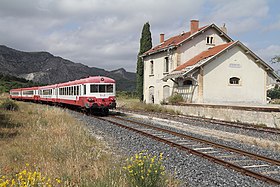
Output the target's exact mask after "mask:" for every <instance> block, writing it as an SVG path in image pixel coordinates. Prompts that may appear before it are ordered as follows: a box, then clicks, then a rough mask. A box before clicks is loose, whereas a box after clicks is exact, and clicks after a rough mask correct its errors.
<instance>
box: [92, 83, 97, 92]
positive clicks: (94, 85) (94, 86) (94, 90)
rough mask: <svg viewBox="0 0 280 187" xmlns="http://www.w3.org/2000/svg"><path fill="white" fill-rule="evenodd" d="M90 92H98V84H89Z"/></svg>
mask: <svg viewBox="0 0 280 187" xmlns="http://www.w3.org/2000/svg"><path fill="white" fill-rule="evenodd" d="M90 93H98V85H96V84H91V85H90Z"/></svg>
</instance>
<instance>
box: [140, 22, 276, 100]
mask: <svg viewBox="0 0 280 187" xmlns="http://www.w3.org/2000/svg"><path fill="white" fill-rule="evenodd" d="M142 58H143V61H144V87H143V92H144V93H143V94H144V101H145V102H146V103H156V104H159V103H161V102H165V101H167V98H168V97H170V96H171V95H174V94H181V95H182V96H183V98H184V100H185V102H188V103H255V104H265V103H266V98H267V97H266V91H267V87H268V86H269V85H271V84H273V83H274V82H275V81H276V80H277V79H278V76H277V74H276V73H274V71H273V69H272V68H271V67H270V66H269V65H268V64H266V63H265V62H264V61H263V60H262V59H260V58H259V57H258V56H257V55H256V54H255V53H254V52H252V51H251V50H250V49H248V48H247V47H246V46H245V45H244V44H242V43H241V42H240V41H233V40H232V39H231V38H230V37H229V36H228V35H227V31H226V28H225V25H224V26H223V27H221V28H219V27H217V26H216V25H215V24H211V25H208V26H204V27H199V22H198V21H197V20H192V21H191V24H190V31H189V32H183V33H181V34H179V35H177V36H174V37H171V38H169V39H167V40H164V34H160V44H159V45H157V46H155V47H153V48H152V49H150V50H149V51H147V52H145V53H144V54H143V55H142Z"/></svg>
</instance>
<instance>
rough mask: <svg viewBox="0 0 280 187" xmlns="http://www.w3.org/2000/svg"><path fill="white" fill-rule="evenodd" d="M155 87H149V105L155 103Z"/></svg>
mask: <svg viewBox="0 0 280 187" xmlns="http://www.w3.org/2000/svg"><path fill="white" fill-rule="evenodd" d="M154 93H155V87H153V86H150V87H149V103H154V102H155V95H154Z"/></svg>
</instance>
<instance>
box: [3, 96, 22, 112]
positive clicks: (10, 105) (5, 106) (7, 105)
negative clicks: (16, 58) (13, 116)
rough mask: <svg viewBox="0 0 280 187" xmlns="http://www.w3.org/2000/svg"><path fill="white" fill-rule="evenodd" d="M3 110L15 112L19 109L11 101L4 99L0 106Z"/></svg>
mask: <svg viewBox="0 0 280 187" xmlns="http://www.w3.org/2000/svg"><path fill="white" fill-rule="evenodd" d="M0 108H2V109H4V110H12V111H16V110H18V109H19V107H18V105H17V104H16V103H15V102H14V101H13V100H11V99H6V100H5V101H4V102H3V103H2V104H1V106H0Z"/></svg>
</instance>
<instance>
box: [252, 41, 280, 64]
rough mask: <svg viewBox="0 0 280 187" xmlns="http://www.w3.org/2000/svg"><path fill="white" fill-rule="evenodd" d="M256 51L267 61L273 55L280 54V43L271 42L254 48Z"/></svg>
mask: <svg viewBox="0 0 280 187" xmlns="http://www.w3.org/2000/svg"><path fill="white" fill-rule="evenodd" d="M256 53H257V54H258V55H259V56H260V57H261V58H262V59H264V60H265V61H266V62H269V61H270V60H271V59H272V58H273V57H274V56H276V55H280V45H279V44H278V45H277V44H272V45H269V46H267V47H265V48H261V49H259V50H256Z"/></svg>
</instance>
